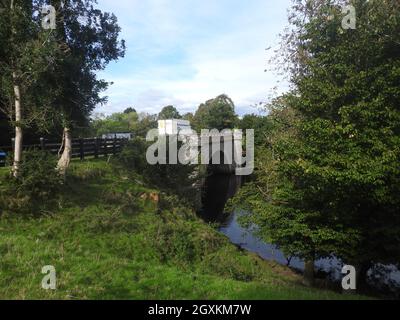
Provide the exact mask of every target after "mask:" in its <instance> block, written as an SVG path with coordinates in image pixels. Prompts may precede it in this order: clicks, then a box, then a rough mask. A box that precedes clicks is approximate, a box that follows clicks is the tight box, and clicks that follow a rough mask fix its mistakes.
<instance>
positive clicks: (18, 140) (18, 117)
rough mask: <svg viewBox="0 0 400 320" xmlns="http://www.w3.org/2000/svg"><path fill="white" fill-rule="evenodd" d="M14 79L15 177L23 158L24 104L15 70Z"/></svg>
mask: <svg viewBox="0 0 400 320" xmlns="http://www.w3.org/2000/svg"><path fill="white" fill-rule="evenodd" d="M13 80H14V98H15V101H14V104H15V122H16V124H15V144H14V163H13V176H14V177H15V178H17V177H18V175H19V168H20V164H21V160H22V138H23V133H22V127H21V121H22V106H21V89H20V86H19V85H18V83H17V76H16V73H15V72H13Z"/></svg>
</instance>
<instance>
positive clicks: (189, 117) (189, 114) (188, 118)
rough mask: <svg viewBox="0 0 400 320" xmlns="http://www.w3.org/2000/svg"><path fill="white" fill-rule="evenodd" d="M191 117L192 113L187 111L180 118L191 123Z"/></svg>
mask: <svg viewBox="0 0 400 320" xmlns="http://www.w3.org/2000/svg"><path fill="white" fill-rule="evenodd" d="M193 117H194V115H193V113H191V112H188V113H185V114H184V115H183V116H182V119H183V120H187V121H189V122H190V123H193Z"/></svg>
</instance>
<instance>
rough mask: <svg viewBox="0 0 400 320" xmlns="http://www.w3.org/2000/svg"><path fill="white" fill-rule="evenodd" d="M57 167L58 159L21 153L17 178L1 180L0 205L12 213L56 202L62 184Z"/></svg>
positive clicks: (32, 153) (39, 152) (43, 154)
mask: <svg viewBox="0 0 400 320" xmlns="http://www.w3.org/2000/svg"><path fill="white" fill-rule="evenodd" d="M56 165H57V159H56V158H55V157H54V156H53V155H51V154H49V153H47V152H42V151H26V152H24V154H23V159H22V162H21V166H20V171H19V176H18V178H17V179H15V178H13V177H11V176H9V177H6V178H3V179H2V180H3V181H2V185H3V192H2V197H1V198H2V199H1V204H0V205H1V206H2V207H3V208H5V209H9V210H13V211H30V210H31V209H32V208H34V207H38V206H39V207H44V206H45V205H46V204H47V203H48V202H49V201H51V200H53V199H54V198H55V196H56V195H57V193H58V192H59V190H60V188H61V186H62V183H63V179H62V177H61V176H60V174H59V173H58V172H57V171H56Z"/></svg>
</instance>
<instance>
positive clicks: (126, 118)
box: [91, 112, 138, 136]
mask: <svg viewBox="0 0 400 320" xmlns="http://www.w3.org/2000/svg"><path fill="white" fill-rule="evenodd" d="M137 126H138V114H137V113H136V112H130V113H113V114H112V115H110V116H108V117H97V118H95V119H94V120H93V121H92V123H91V127H92V128H93V130H94V134H95V135H97V136H100V135H102V134H105V133H116V132H134V131H135V130H136V128H137Z"/></svg>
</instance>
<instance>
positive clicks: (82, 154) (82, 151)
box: [79, 138, 85, 160]
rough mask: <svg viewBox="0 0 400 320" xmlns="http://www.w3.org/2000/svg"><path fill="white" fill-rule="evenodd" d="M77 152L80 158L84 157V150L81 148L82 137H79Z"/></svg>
mask: <svg viewBox="0 0 400 320" xmlns="http://www.w3.org/2000/svg"><path fill="white" fill-rule="evenodd" d="M79 153H80V157H81V160H84V159H85V150H84V149H83V139H82V138H79Z"/></svg>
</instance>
